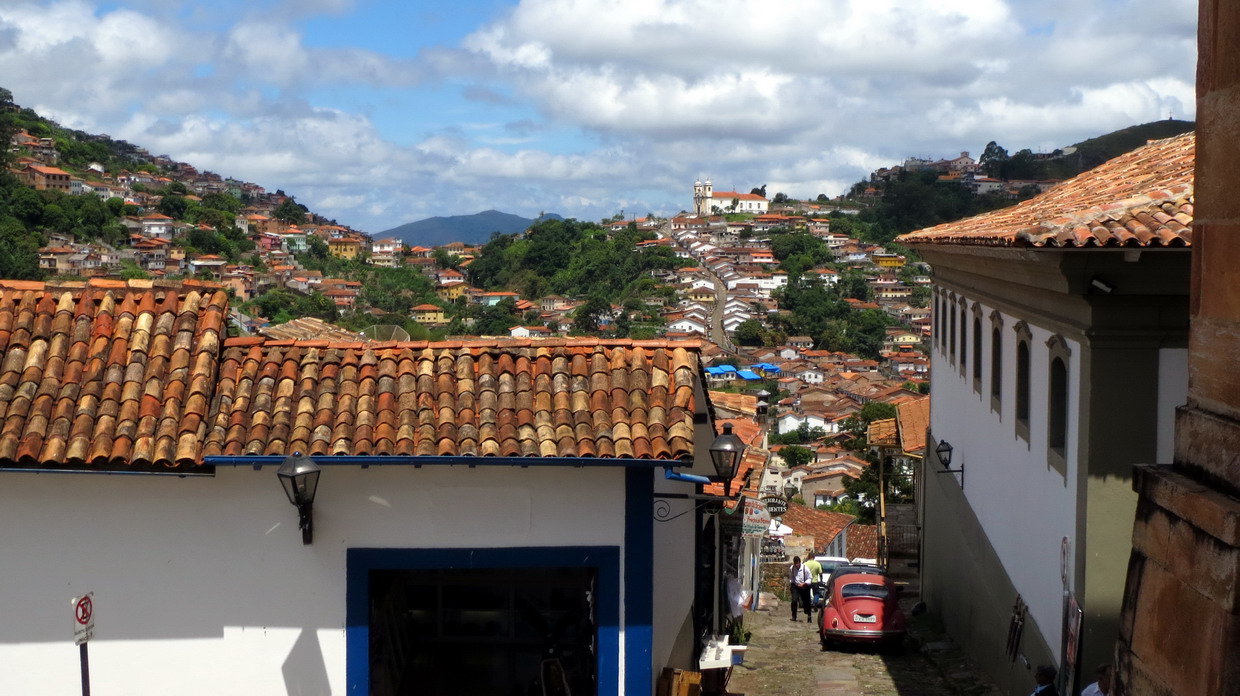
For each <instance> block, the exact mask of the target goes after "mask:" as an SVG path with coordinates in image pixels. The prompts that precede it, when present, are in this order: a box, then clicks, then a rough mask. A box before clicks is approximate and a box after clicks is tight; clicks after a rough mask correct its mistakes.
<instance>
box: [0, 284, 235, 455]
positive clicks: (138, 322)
mask: <svg viewBox="0 0 1240 696" xmlns="http://www.w3.org/2000/svg"><path fill="white" fill-rule="evenodd" d="M200 290H202V291H203V292H201V293H200ZM226 303H227V296H226V295H225V294H224V293H223V292H222V291H220V290H210V289H207V288H203V287H201V286H198V285H189V284H182V285H175V286H172V285H160V286H155V285H152V284H151V283H150V281H147V282H146V283H144V284H126V283H124V282H121V283H119V285H118V284H116V283H98V282H92V283H90V284H89V285H87V284H84V283H76V284H61V285H45V284H42V283H28V282H14V281H0V354H2V358H0V419H2V424H0V462H2V463H3V464H4V465H7V466H14V467H53V468H87V469H89V468H100V469H108V468H117V467H123V468H130V469H136V470H158V469H162V468H165V467H175V466H184V465H192V464H194V463H196V462H198V461H199V449H200V446H201V443H202V439H203V436H204V435H205V418H206V416H207V412H208V407H209V404H210V399H211V395H212V392H213V391H214V380H215V360H216V356H217V355H218V353H219V348H220V336H221V333H222V332H223V316H224V314H223V309H224V307H225V305H226ZM183 318H184V320H182V319H183Z"/></svg>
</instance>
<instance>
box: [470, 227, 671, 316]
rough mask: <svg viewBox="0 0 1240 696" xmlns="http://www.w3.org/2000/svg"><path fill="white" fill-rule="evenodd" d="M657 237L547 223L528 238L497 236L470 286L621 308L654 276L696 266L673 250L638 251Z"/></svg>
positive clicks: (474, 268) (477, 262)
mask: <svg viewBox="0 0 1240 696" xmlns="http://www.w3.org/2000/svg"><path fill="white" fill-rule="evenodd" d="M648 238H653V235H650V234H646V233H643V232H640V231H638V230H637V229H636V227H634V226H632V225H630V227H629V228H628V229H626V230H624V231H621V232H613V233H609V232H607V231H606V230H604V229H603V228H602V227H600V226H598V225H597V224H594V223H592V222H581V221H579V220H543V221H542V222H539V223H536V224H535V225H534V226H533V227H531V228H530V229H529V231H528V232H527V233H525V234H524V235H495V236H493V237H492V238H491V241H489V242H487V244H486V245H485V246H484V247H482V253H481V254H480V255H479V256H478V258H476V259H474V261H473V263H471V264H470V265H469V267H468V269H467V270H468V275H469V279H470V282H472V283H473V284H474V285H477V286H478V287H481V288H485V289H487V290H502V289H511V290H514V291H516V292H519V293H521V296H522V297H543V296H544V295H548V294H558V295H565V296H569V297H600V298H603V299H606V300H607V301H609V302H613V303H621V302H623V301H624V300H625V299H628V298H630V297H636V296H641V295H645V294H649V293H650V292H652V291H653V290H654V288H655V282H654V280H653V279H652V278H651V277H650V271H653V270H660V269H663V270H668V269H675V268H680V267H682V266H686V265H693V263H692V262H691V261H688V260H686V259H681V258H678V257H677V256H676V255H675V253H674V252H673V251H672V249H671V248H669V247H663V246H651V247H645V248H641V249H635V247H636V245H637V243H638V242H641V241H644V240H645V239H648Z"/></svg>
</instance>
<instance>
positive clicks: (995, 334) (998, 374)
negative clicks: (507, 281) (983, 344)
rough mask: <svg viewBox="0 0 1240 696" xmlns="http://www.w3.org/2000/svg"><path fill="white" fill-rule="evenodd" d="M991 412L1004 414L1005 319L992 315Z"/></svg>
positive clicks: (992, 313) (995, 312) (994, 313)
mask: <svg viewBox="0 0 1240 696" xmlns="http://www.w3.org/2000/svg"><path fill="white" fill-rule="evenodd" d="M990 410H992V411H994V412H995V413H998V414H1000V415H1002V414H1003V317H1002V316H1001V315H1000V314H999V312H998V311H994V312H991V313H990Z"/></svg>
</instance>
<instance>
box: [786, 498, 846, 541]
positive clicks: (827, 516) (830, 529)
mask: <svg viewBox="0 0 1240 696" xmlns="http://www.w3.org/2000/svg"><path fill="white" fill-rule="evenodd" d="M856 519H857V518H855V517H853V516H852V515H845V514H844V513H842V512H828V511H826V510H815V509H813V508H811V507H808V506H806V505H800V504H798V503H790V504H789V505H788V511H787V512H785V513H784V516H783V522H784V523H785V524H787V525H788V526H789V527H792V529H793V530H794V531H795V532H796V533H797V534H803V535H807V536H812V537H813V538H814V549H815V551H821V550H823V549H825V548H826V547H827V546H829V545H830V544H831V541H832V540H834V539H835V537H837V536H839V533H840V532H842V531H844V529H845V528H848V529H849V538H850V541H851V537H852V529H854V528H855V527H849V525H851V524H852V523H853V521H854V520H856Z"/></svg>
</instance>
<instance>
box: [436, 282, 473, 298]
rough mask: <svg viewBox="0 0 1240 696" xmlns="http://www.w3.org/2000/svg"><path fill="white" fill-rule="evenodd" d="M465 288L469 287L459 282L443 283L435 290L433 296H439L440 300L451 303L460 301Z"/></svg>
mask: <svg viewBox="0 0 1240 696" xmlns="http://www.w3.org/2000/svg"><path fill="white" fill-rule="evenodd" d="M467 287H469V286H468V285H467V284H465V283H462V282H461V281H459V280H458V281H454V282H451V283H444V284H443V285H440V286H439V287H438V288H436V289H435V294H436V295H439V299H441V300H447V301H448V302H452V301H454V300H458V299H460V298H461V296H462V295H464V294H465V289H466V288H467Z"/></svg>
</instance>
